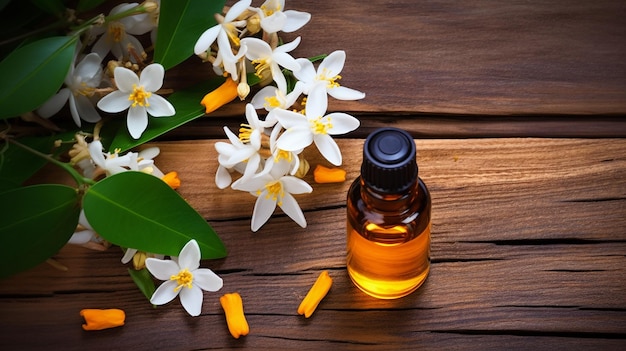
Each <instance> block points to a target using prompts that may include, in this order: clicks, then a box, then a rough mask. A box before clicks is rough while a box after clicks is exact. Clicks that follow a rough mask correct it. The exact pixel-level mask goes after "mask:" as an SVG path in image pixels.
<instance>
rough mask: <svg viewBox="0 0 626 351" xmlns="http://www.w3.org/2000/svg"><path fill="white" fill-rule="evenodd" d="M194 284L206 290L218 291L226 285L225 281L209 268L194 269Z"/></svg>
mask: <svg viewBox="0 0 626 351" xmlns="http://www.w3.org/2000/svg"><path fill="white" fill-rule="evenodd" d="M193 284H194V285H197V286H198V287H199V288H200V289H202V290H206V291H218V290H219V289H221V288H222V286H224V281H223V280H222V278H220V277H219V276H218V275H217V274H215V273H214V272H213V271H212V270H210V269H208V268H200V269H196V270H195V271H193Z"/></svg>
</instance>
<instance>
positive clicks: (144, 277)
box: [128, 268, 156, 300]
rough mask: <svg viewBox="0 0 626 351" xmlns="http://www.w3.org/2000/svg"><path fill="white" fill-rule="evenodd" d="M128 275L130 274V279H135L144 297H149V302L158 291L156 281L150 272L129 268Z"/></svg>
mask: <svg viewBox="0 0 626 351" xmlns="http://www.w3.org/2000/svg"><path fill="white" fill-rule="evenodd" d="M128 274H130V277H131V278H133V281H134V282H135V285H137V287H138V288H139V290H140V291H141V292H142V293H143V295H144V296H145V297H147V298H148V300H150V298H151V297H152V294H154V291H155V290H156V288H155V287H154V280H152V276H151V275H150V272H148V270H147V269H146V268H144V269H140V270H138V271H137V270H134V269H132V268H129V269H128Z"/></svg>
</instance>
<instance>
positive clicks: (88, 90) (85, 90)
mask: <svg viewBox="0 0 626 351" xmlns="http://www.w3.org/2000/svg"><path fill="white" fill-rule="evenodd" d="M95 93H96V88H94V87H90V86H88V85H87V83H85V82H80V88H79V89H77V90H76V91H74V96H78V95H83V96H87V97H91V96H93V95H94V94H95Z"/></svg>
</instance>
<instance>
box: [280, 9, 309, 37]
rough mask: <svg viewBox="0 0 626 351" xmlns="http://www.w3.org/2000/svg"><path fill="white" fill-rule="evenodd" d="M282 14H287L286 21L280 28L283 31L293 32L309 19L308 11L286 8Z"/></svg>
mask: <svg viewBox="0 0 626 351" xmlns="http://www.w3.org/2000/svg"><path fill="white" fill-rule="evenodd" d="M284 14H285V15H286V16H287V21H286V22H285V26H284V27H283V29H282V31H283V32H285V33H291V32H295V31H297V30H298V29H300V28H302V27H304V25H305V24H307V23H308V22H309V20H311V14H310V13H308V12H301V11H295V10H287V11H284Z"/></svg>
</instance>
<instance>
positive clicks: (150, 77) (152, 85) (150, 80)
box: [139, 63, 165, 92]
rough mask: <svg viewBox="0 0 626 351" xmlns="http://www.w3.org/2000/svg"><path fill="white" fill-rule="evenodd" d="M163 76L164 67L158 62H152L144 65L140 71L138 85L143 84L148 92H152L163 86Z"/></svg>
mask: <svg viewBox="0 0 626 351" xmlns="http://www.w3.org/2000/svg"><path fill="white" fill-rule="evenodd" d="M163 77H165V69H164V68H163V66H161V65H160V64H158V63H153V64H151V65H148V66H146V68H144V69H143V71H141V76H140V77H139V85H143V87H144V89H145V90H146V91H149V92H154V91H157V90H159V89H161V86H163Z"/></svg>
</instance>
